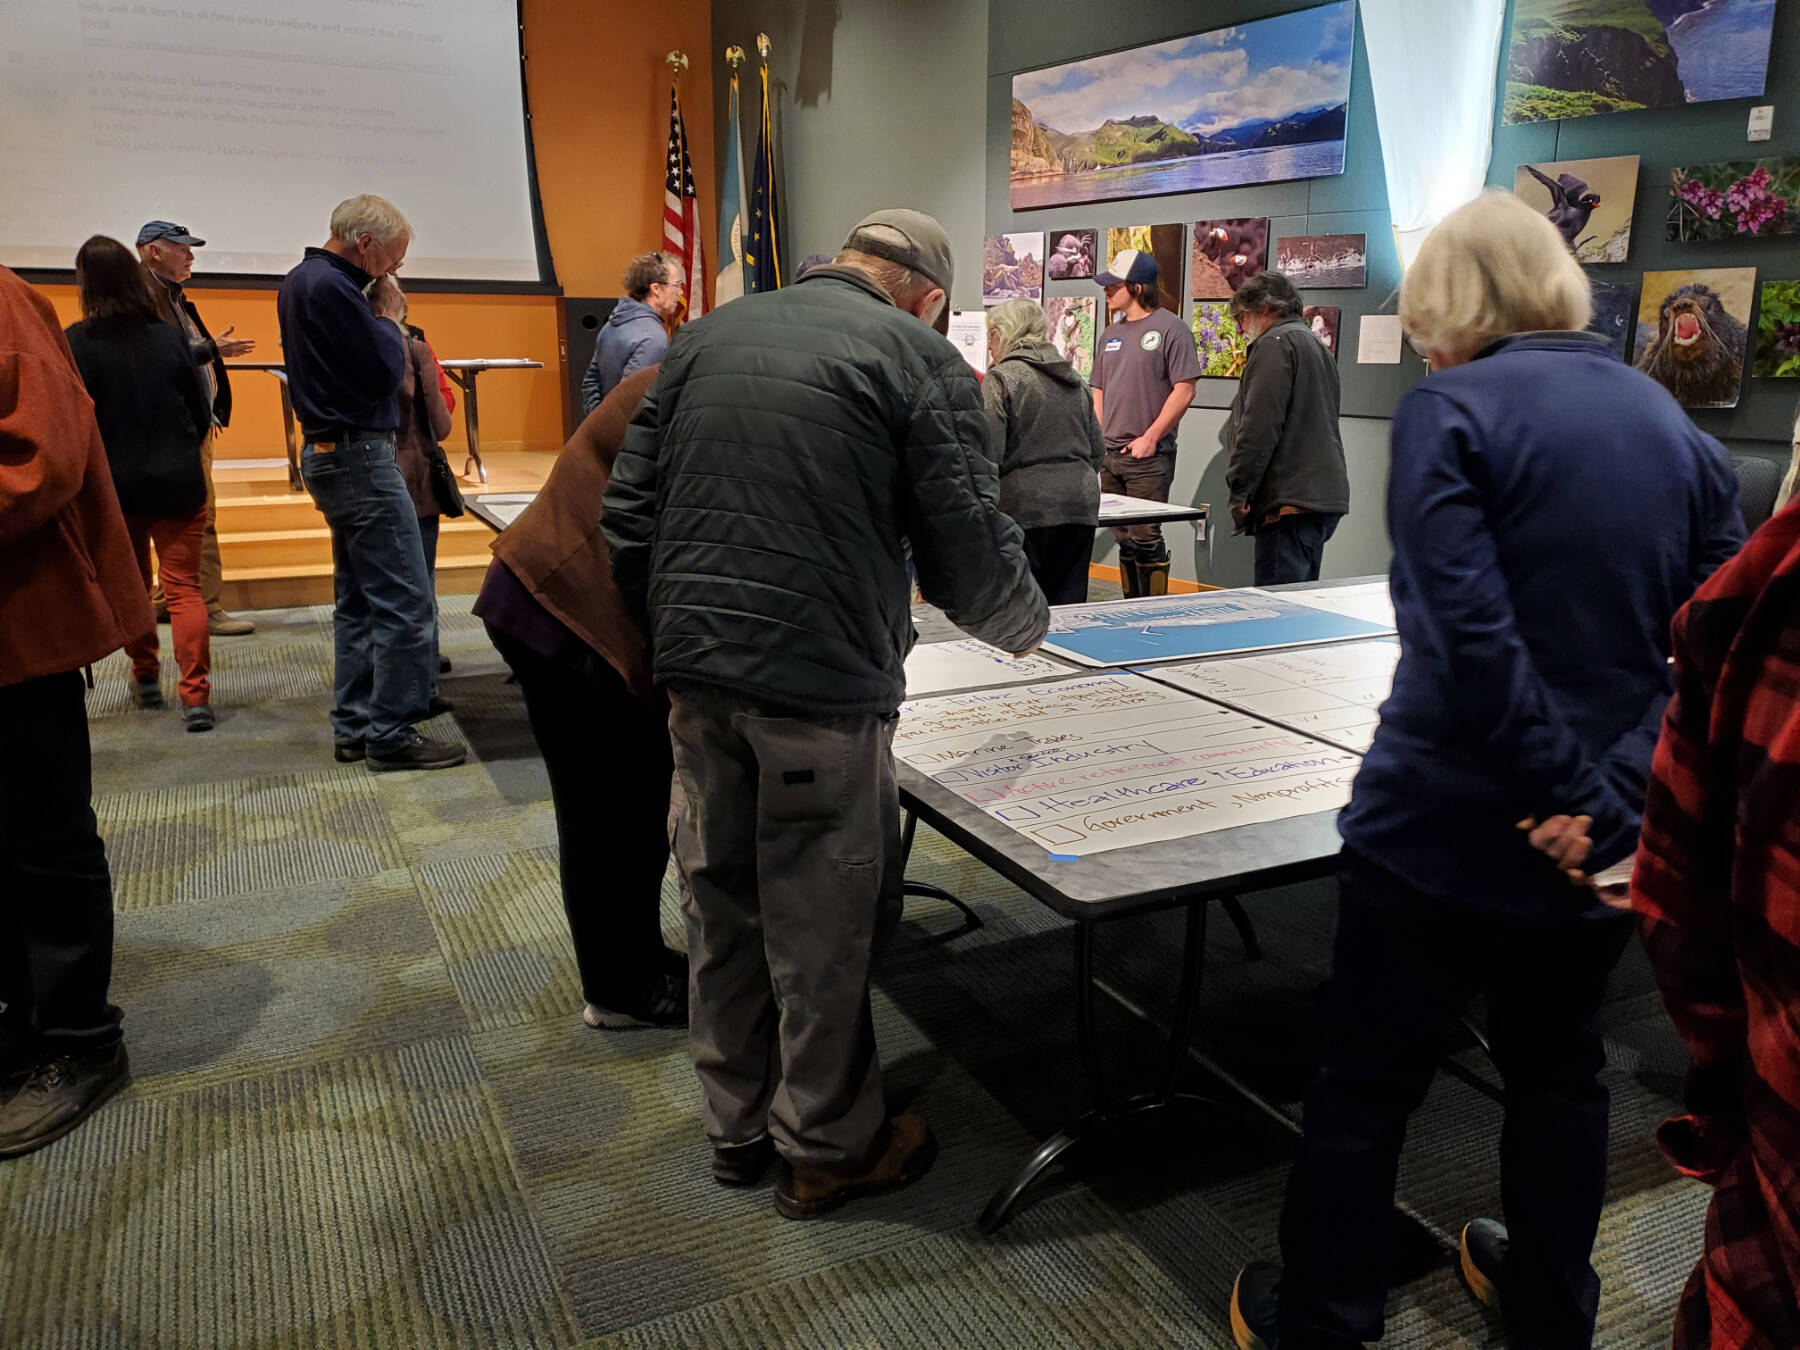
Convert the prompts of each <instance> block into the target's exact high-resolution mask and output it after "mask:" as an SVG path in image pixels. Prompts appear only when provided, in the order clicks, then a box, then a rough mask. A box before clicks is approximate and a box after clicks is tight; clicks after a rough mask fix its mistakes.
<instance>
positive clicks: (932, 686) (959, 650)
mask: <svg viewBox="0 0 1800 1350" xmlns="http://www.w3.org/2000/svg"><path fill="white" fill-rule="evenodd" d="M1069 673H1070V671H1069V668H1068V667H1067V666H1065V665H1061V664H1059V663H1058V662H1055V661H1052V660H1051V659H1050V658H1049V657H1047V656H1037V655H1035V654H1034V655H1032V656H1025V657H1015V656H1009V655H1007V654H1006V653H1005V652H1003V651H1001V650H1000V649H999V648H998V647H990V646H988V644H987V643H985V642H978V641H976V640H975V639H974V638H960V639H958V640H957V641H955V642H929V643H921V644H920V645H919V646H917V647H914V648H913V649H912V654H911V655H909V656H908V657H907V658H906V696H907V697H908V698H921V697H923V696H924V695H926V694H941V693H943V692H944V691H945V690H946V689H974V688H977V687H978V686H981V685H992V684H1025V683H1027V682H1028V681H1031V680H1045V679H1054V678H1055V677H1056V676H1058V675H1067V674H1069Z"/></svg>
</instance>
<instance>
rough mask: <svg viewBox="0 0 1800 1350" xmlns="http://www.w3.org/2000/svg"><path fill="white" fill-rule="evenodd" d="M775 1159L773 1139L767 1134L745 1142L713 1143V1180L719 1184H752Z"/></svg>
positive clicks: (759, 1178) (759, 1179)
mask: <svg viewBox="0 0 1800 1350" xmlns="http://www.w3.org/2000/svg"><path fill="white" fill-rule="evenodd" d="M774 1161H775V1141H774V1140H773V1139H771V1138H769V1136H768V1135H766V1134H765V1135H763V1136H761V1137H760V1138H757V1139H752V1140H751V1141H750V1142H749V1143H747V1144H714V1145H713V1151H712V1174H713V1180H714V1181H716V1182H718V1183H719V1184H720V1185H721V1186H754V1185H756V1183H757V1182H759V1181H761V1180H762V1177H763V1173H764V1172H766V1171H768V1170H769V1164H770V1163H772V1162H774Z"/></svg>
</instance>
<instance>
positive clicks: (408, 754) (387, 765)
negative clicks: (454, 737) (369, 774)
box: [368, 736, 469, 773]
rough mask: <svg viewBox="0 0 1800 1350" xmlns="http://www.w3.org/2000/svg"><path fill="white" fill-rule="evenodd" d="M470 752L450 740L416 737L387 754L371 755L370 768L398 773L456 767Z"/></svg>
mask: <svg viewBox="0 0 1800 1350" xmlns="http://www.w3.org/2000/svg"><path fill="white" fill-rule="evenodd" d="M468 756H469V752H468V750H467V749H465V748H464V747H463V746H460V745H456V744H454V743H453V742H450V741H428V740H426V739H425V738H424V737H423V736H418V737H415V738H414V739H413V740H412V741H411V742H409V743H408V744H406V745H403V746H401V747H400V748H399V749H398V750H390V751H388V752H387V754H385V755H370V756H369V757H368V761H369V768H370V769H371V770H373V771H374V772H375V773H397V772H399V771H401V770H404V769H454V768H455V767H456V766H457V765H458V764H461V763H462V762H463V760H465V759H467V758H468Z"/></svg>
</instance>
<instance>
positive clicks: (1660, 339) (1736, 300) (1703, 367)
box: [1634, 267, 1756, 408]
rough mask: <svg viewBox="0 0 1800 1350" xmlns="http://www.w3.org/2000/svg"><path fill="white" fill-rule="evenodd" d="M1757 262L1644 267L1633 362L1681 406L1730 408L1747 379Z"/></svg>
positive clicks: (1734, 403)
mask: <svg viewBox="0 0 1800 1350" xmlns="http://www.w3.org/2000/svg"><path fill="white" fill-rule="evenodd" d="M1755 287H1756V269H1755V268H1754V267H1719V268H1708V269H1705V270H1702V271H1688V272H1646V273H1645V274H1644V292H1643V298H1642V300H1641V301H1640V302H1639V305H1638V331H1637V360H1636V362H1635V363H1634V364H1635V365H1636V366H1637V368H1638V369H1639V370H1641V371H1643V372H1644V373H1645V374H1646V375H1648V376H1649V377H1650V378H1651V379H1653V380H1655V381H1656V382H1657V383H1658V384H1660V385H1662V386H1663V387H1664V388H1665V389H1667V390H1668V391H1669V392H1670V393H1671V394H1673V395H1675V397H1676V399H1677V400H1678V401H1679V402H1680V403H1681V405H1682V406H1683V407H1685V408H1732V407H1736V406H1737V401H1738V389H1739V388H1740V386H1741V385H1742V384H1743V380H1744V350H1745V345H1746V339H1747V336H1748V333H1749V327H1750V304H1751V296H1752V293H1753V292H1754V290H1755Z"/></svg>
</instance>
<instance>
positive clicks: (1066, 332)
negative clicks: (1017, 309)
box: [1044, 295, 1100, 380]
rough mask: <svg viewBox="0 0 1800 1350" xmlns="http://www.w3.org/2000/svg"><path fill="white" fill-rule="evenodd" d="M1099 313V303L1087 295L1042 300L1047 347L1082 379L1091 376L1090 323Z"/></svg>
mask: <svg viewBox="0 0 1800 1350" xmlns="http://www.w3.org/2000/svg"><path fill="white" fill-rule="evenodd" d="M1099 314H1100V301H1099V300H1098V299H1097V298H1096V297H1094V296H1091V295H1081V296H1076V295H1053V296H1051V297H1050V298H1049V299H1048V300H1046V301H1044V317H1045V319H1046V320H1048V326H1049V330H1050V345H1051V346H1052V347H1054V348H1056V350H1057V351H1058V352H1060V353H1062V358H1063V360H1065V361H1067V362H1068V363H1069V364H1070V365H1072V366H1074V367H1075V373H1076V374H1077V375H1079V376H1081V378H1082V379H1084V380H1085V379H1087V378H1088V376H1090V375H1092V374H1093V373H1094V324H1095V323H1096V321H1097V320H1098V318H1099Z"/></svg>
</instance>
